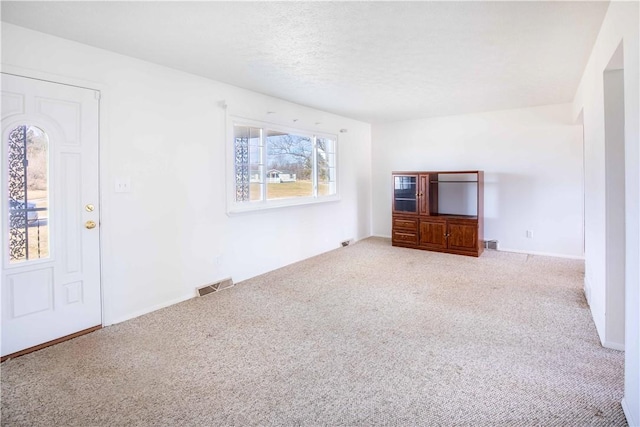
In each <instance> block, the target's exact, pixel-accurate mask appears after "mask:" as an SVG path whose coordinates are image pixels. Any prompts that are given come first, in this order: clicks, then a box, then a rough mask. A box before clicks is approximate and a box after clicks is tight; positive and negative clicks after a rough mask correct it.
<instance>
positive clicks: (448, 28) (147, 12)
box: [1, 1, 608, 122]
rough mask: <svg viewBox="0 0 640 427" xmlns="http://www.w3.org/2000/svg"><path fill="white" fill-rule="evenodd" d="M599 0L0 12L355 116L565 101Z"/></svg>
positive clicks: (79, 5) (603, 5)
mask: <svg viewBox="0 0 640 427" xmlns="http://www.w3.org/2000/svg"><path fill="white" fill-rule="evenodd" d="M607 6H608V3H607V2H592V1H589V2H558V1H554V2H55V1H51V2H49V1H47V2H9V1H2V6H1V7H2V20H3V21H6V22H10V23H13V24H16V25H20V26H23V27H27V28H31V29H34V30H37V31H41V32H44V33H49V34H53V35H56V36H59V37H63V38H66V39H70V40H75V41H79V42H82V43H85V44H88V45H92V46H96V47H100V48H103V49H107V50H111V51H114V52H118V53H121V54H125V55H129V56H133V57H137V58H141V59H144V60H147V61H150V62H154V63H157V64H162V65H166V66H168V67H172V68H175V69H179V70H183V71H186V72H189V73H193V74H197V75H200V76H204V77H208V78H211V79H214V80H218V81H222V82H225V83H229V84H232V85H236V86H240V87H243V88H247V89H251V90H254V91H257V92H261V93H265V94H268V95H272V96H276V97H278V98H282V99H286V100H289V101H293V102H296V103H299V104H303V105H308V106H311V107H314V108H318V109H321V110H325V111H330V112H333V113H337V114H341V115H344V116H347V117H352V118H356V119H360V120H364V121H368V122H383V121H394V120H406V119H414V118H421V117H432V116H442V115H450V114H461V113H471V112H479V111H489V110H498V109H508V108H520V107H529V106H536V105H545V104H557V103H564V102H570V101H571V100H572V99H573V96H574V94H575V90H576V88H577V86H578V83H579V79H580V77H581V75H582V71H583V70H584V67H585V65H586V62H587V59H588V56H589V53H590V52H591V48H592V47H593V43H594V41H595V38H596V36H597V33H598V30H599V28H600V25H601V23H602V20H603V18H604V14H605V13H606V9H607Z"/></svg>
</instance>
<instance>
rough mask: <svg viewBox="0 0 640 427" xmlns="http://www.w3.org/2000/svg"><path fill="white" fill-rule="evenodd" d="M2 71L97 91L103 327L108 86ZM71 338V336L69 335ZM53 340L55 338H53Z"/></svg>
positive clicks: (6, 67)
mask: <svg viewBox="0 0 640 427" xmlns="http://www.w3.org/2000/svg"><path fill="white" fill-rule="evenodd" d="M2 73H4V74H10V75H14V76H18V77H26V78H30V79H35V80H42V81H46V82H49V83H56V84H63V85H67V86H75V87H79V88H82V89H89V90H93V91H97V92H98V93H99V102H98V199H99V203H100V205H99V206H100V215H99V219H98V221H99V224H100V226H99V227H97V228H98V233H99V239H98V240H99V244H98V246H99V250H100V255H99V260H100V271H99V276H100V323H101V325H102V326H103V327H104V326H105V281H104V239H105V234H106V233H104V232H103V230H104V226H103V224H104V221H103V220H104V218H105V211H106V209H105V203H104V202H105V193H104V185H103V183H104V182H108V181H107V180H106V178H107V175H106V167H105V164H104V161H103V159H106V158H107V156H106V153H105V152H104V150H105V147H106V146H107V144H106V143H105V142H106V141H107V139H108V138H107V131H106V129H107V126H106V123H107V117H106V111H107V108H106V106H107V103H108V96H107V93H108V88H107V86H106V85H104V84H101V83H96V82H91V81H87V80H81V79H77V78H73V77H65V76H60V75H57V74H51V73H48V72H44V71H38V70H32V69H28V68H22V67H16V66H12V65H7V64H2ZM71 338H72V337H71ZM54 341H55V340H54ZM52 343H53V342H52Z"/></svg>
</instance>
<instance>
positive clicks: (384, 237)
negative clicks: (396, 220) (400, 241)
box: [370, 234, 391, 239]
mask: <svg viewBox="0 0 640 427" xmlns="http://www.w3.org/2000/svg"><path fill="white" fill-rule="evenodd" d="M370 237H382V238H383V239H390V238H391V236H390V235H389V236H387V235H385V234H372V235H371V236H370Z"/></svg>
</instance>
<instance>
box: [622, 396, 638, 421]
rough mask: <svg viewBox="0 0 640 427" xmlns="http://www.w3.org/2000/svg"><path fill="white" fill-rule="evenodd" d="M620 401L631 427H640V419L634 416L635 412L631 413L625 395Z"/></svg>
mask: <svg viewBox="0 0 640 427" xmlns="http://www.w3.org/2000/svg"><path fill="white" fill-rule="evenodd" d="M620 403H621V404H622V410H623V411H624V416H625V417H627V423H628V424H629V427H640V420H637V419H636V418H634V417H633V414H632V413H631V409H630V408H629V405H628V404H627V398H626V397H624V398H623V399H622V401H621V402H620Z"/></svg>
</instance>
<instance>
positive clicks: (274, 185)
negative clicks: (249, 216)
mask: <svg viewBox="0 0 640 427" xmlns="http://www.w3.org/2000/svg"><path fill="white" fill-rule="evenodd" d="M336 148H337V138H336V137H335V136H328V135H314V134H308V133H305V132H301V131H295V130H292V129H281V128H278V127H275V126H269V125H260V126H252V125H249V124H242V123H234V125H233V153H234V168H233V170H234V183H233V184H234V191H233V194H234V199H233V207H232V209H231V210H244V209H259V208H261V207H271V206H282V205H290V204H300V203H314V202H319V201H325V200H335V199H336V196H337V193H338V191H337V173H336Z"/></svg>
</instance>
